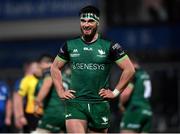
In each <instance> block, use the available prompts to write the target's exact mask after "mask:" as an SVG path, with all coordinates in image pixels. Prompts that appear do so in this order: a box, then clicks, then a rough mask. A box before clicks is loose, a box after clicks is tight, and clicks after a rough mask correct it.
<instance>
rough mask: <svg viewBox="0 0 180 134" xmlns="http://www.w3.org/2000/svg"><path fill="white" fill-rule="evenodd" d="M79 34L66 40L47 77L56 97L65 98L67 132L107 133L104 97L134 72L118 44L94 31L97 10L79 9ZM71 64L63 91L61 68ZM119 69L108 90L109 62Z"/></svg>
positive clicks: (107, 112)
mask: <svg viewBox="0 0 180 134" xmlns="http://www.w3.org/2000/svg"><path fill="white" fill-rule="evenodd" d="M79 15H80V28H81V32H82V36H80V37H77V38H75V39H72V40H67V41H66V42H65V44H64V45H63V46H62V47H61V48H60V50H59V53H58V55H57V57H56V59H55V60H54V62H53V65H52V66H51V76H52V78H53V82H54V84H55V86H56V89H57V92H58V95H59V96H60V98H63V99H66V106H65V108H66V129H67V132H70V133H86V132H87V131H88V130H89V132H107V130H108V127H109V115H110V108H109V103H108V102H107V100H106V99H112V98H115V97H116V96H118V95H119V93H120V92H122V91H123V89H124V88H125V87H126V86H127V84H128V82H129V80H130V79H131V77H132V76H133V74H134V71H135V70H134V67H133V65H132V63H131V61H130V60H129V58H128V56H127V55H126V53H125V52H124V51H123V50H122V48H121V46H120V45H119V44H118V43H113V42H111V41H109V40H105V39H103V38H102V37H101V36H100V35H99V34H98V27H99V10H98V9H97V8H95V7H93V6H86V7H84V8H83V9H81V11H80V13H79ZM67 62H69V63H70V66H71V71H72V73H71V85H70V89H69V90H64V88H63V86H62V81H61V79H62V78H61V69H62V67H63V66H64V65H65V63H67ZM114 62H115V63H117V65H118V66H119V67H120V68H121V69H122V75H121V77H120V80H119V82H118V84H117V86H116V88H115V89H114V90H113V91H111V90H110V89H109V73H110V68H111V65H112V63H114Z"/></svg>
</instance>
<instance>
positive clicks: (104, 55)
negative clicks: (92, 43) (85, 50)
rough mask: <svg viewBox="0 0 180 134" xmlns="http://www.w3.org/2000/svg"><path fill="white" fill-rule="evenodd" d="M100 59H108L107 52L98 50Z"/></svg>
mask: <svg viewBox="0 0 180 134" xmlns="http://www.w3.org/2000/svg"><path fill="white" fill-rule="evenodd" d="M98 53H99V54H98V55H97V56H98V57H106V52H105V51H103V50H102V49H98Z"/></svg>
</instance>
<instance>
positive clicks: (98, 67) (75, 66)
mask: <svg viewBox="0 0 180 134" xmlns="http://www.w3.org/2000/svg"><path fill="white" fill-rule="evenodd" d="M72 68H73V69H80V70H92V71H94V70H104V69H105V64H97V63H73V64H72Z"/></svg>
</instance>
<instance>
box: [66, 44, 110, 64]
mask: <svg viewBox="0 0 180 134" xmlns="http://www.w3.org/2000/svg"><path fill="white" fill-rule="evenodd" d="M108 55H109V51H108V50H107V49H106V48H105V47H102V46H98V45H97V46H96V45H81V46H79V47H71V48H70V50H69V56H70V60H71V61H73V62H96V63H98V62H100V63H102V62H106V61H107V60H108V57H109V56H108Z"/></svg>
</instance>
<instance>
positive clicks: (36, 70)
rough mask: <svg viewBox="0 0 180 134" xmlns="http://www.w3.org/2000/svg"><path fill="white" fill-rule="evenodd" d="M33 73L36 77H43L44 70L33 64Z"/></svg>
mask: <svg viewBox="0 0 180 134" xmlns="http://www.w3.org/2000/svg"><path fill="white" fill-rule="evenodd" d="M30 69H31V72H32V73H33V74H34V75H36V76H39V77H40V76H41V75H42V69H41V68H40V65H39V64H38V63H36V62H34V63H32V64H31V66H30Z"/></svg>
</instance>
